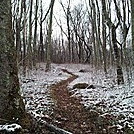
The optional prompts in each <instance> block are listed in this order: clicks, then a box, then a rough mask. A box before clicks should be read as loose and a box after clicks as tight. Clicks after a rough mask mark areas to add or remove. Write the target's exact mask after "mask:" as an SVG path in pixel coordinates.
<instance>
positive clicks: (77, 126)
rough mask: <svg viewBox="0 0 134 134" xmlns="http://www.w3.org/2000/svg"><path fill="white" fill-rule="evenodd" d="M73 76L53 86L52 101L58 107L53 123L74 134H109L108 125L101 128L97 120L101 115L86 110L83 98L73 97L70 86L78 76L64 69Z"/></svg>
mask: <svg viewBox="0 0 134 134" xmlns="http://www.w3.org/2000/svg"><path fill="white" fill-rule="evenodd" d="M63 71H64V72H66V73H68V74H71V76H70V77H69V78H68V79H66V80H62V81H61V82H59V83H57V84H54V85H53V86H51V88H50V90H51V95H52V99H54V102H55V104H56V106H55V107H54V110H53V114H52V115H51V121H52V122H51V123H52V124H54V125H56V126H58V127H59V128H63V129H65V130H67V131H69V132H72V133H73V134H105V133H108V125H110V124H107V125H106V126H103V127H102V126H99V125H98V121H97V118H98V116H99V114H98V113H97V112H95V111H92V112H91V111H89V110H86V109H85V107H84V105H82V104H81V103H80V102H81V98H80V97H75V96H72V94H71V93H70V92H69V90H68V85H69V84H70V83H71V82H72V81H74V80H75V79H76V78H77V77H78V76H77V75H74V74H72V73H71V72H68V71H67V70H65V69H63Z"/></svg>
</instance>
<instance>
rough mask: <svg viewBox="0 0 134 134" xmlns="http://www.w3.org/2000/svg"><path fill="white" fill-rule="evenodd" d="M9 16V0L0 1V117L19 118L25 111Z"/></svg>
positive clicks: (7, 118)
mask: <svg viewBox="0 0 134 134" xmlns="http://www.w3.org/2000/svg"><path fill="white" fill-rule="evenodd" d="M11 18H12V16H11V0H3V1H0V118H1V119H6V120H13V119H14V120H16V119H17V118H21V117H22V115H23V114H24V111H25V110H24V104H23V101H22V98H21V95H20V93H19V90H20V89H19V81H18V76H17V63H16V51H15V48H14V41H13V31H12V20H11ZM0 122H1V121H0ZM1 123H2V122H1Z"/></svg>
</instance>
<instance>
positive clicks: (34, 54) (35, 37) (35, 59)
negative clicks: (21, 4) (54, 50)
mask: <svg viewBox="0 0 134 134" xmlns="http://www.w3.org/2000/svg"><path fill="white" fill-rule="evenodd" d="M38 4H39V1H38V0H36V7H35V28H34V41H33V66H36V63H37V21H38V16H37V15H38Z"/></svg>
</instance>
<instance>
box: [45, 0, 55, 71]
mask: <svg viewBox="0 0 134 134" xmlns="http://www.w3.org/2000/svg"><path fill="white" fill-rule="evenodd" d="M54 2H55V0H51V9H50V18H49V29H48V44H47V57H46V58H47V59H46V60H47V61H46V71H50V70H51V35H52V18H53V7H54Z"/></svg>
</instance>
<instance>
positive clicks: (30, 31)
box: [28, 0, 33, 69]
mask: <svg viewBox="0 0 134 134" xmlns="http://www.w3.org/2000/svg"><path fill="white" fill-rule="evenodd" d="M32 10H33V0H30V12H29V40H28V67H29V68H30V69H32V46H31V43H32Z"/></svg>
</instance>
